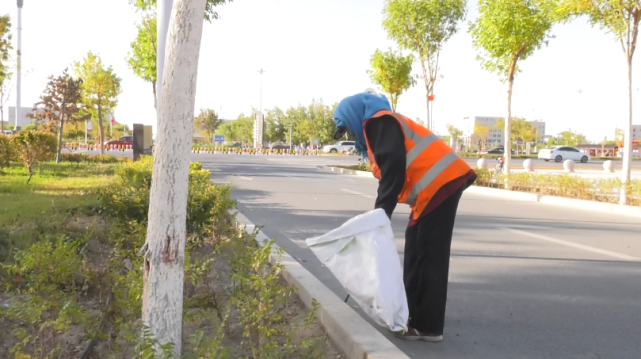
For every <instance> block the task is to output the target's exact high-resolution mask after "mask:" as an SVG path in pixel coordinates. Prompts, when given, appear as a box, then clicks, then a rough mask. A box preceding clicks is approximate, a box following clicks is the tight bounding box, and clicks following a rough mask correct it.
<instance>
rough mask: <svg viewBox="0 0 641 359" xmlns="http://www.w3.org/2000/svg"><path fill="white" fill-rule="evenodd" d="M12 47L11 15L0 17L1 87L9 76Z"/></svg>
mask: <svg viewBox="0 0 641 359" xmlns="http://www.w3.org/2000/svg"><path fill="white" fill-rule="evenodd" d="M12 48H13V47H12V46H11V18H10V17H9V15H2V16H0V86H2V85H3V84H4V82H5V80H7V78H8V76H9V72H10V71H9V52H10V51H11V49H12Z"/></svg>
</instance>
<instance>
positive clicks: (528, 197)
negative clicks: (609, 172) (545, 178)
mask: <svg viewBox="0 0 641 359" xmlns="http://www.w3.org/2000/svg"><path fill="white" fill-rule="evenodd" d="M467 192H471V193H476V194H482V195H489V196H499V197H504V198H511V199H517V200H521V201H528V202H539V203H547V204H554V205H558V206H564V207H574V208H581V209H588V210H592V211H597V212H607V213H614V214H620V215H625V216H632V217H641V207H635V206H621V205H618V204H613V203H604V202H595V201H586V200H581V199H573V198H564V197H555V196H543V195H540V194H535V193H526V192H516V191H507V190H503V189H497V188H487V187H479V186H472V187H470V188H468V189H467Z"/></svg>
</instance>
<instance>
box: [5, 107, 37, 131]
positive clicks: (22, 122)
mask: <svg viewBox="0 0 641 359" xmlns="http://www.w3.org/2000/svg"><path fill="white" fill-rule="evenodd" d="M20 109H21V110H20V118H19V119H18V126H21V127H24V126H27V125H30V124H31V123H32V122H33V120H32V119H31V118H29V117H27V114H30V113H32V111H33V107H21V108H20ZM5 118H6V117H5ZM15 124H16V107H15V106H9V125H12V126H13V125H15Z"/></svg>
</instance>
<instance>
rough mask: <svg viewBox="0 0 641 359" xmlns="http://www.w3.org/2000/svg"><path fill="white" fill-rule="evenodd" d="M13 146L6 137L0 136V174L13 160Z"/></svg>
mask: <svg viewBox="0 0 641 359" xmlns="http://www.w3.org/2000/svg"><path fill="white" fill-rule="evenodd" d="M13 152H14V151H13V146H12V144H11V140H10V138H9V137H8V136H4V135H0V172H2V170H3V169H4V168H6V167H9V163H10V162H11V160H12V159H13Z"/></svg>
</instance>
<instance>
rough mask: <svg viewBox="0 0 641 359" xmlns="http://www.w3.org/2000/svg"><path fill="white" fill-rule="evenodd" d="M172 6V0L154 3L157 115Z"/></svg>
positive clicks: (159, 0)
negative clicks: (155, 20) (155, 19)
mask: <svg viewBox="0 0 641 359" xmlns="http://www.w3.org/2000/svg"><path fill="white" fill-rule="evenodd" d="M173 5H174V0H158V1H157V2H156V17H157V19H158V20H157V22H156V33H157V35H156V44H157V45H156V46H157V47H156V79H157V81H156V113H158V109H159V108H160V100H161V96H160V95H161V94H162V82H163V70H164V68H165V47H166V43H167V32H168V31H169V20H170V19H171V8H172V7H173Z"/></svg>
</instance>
